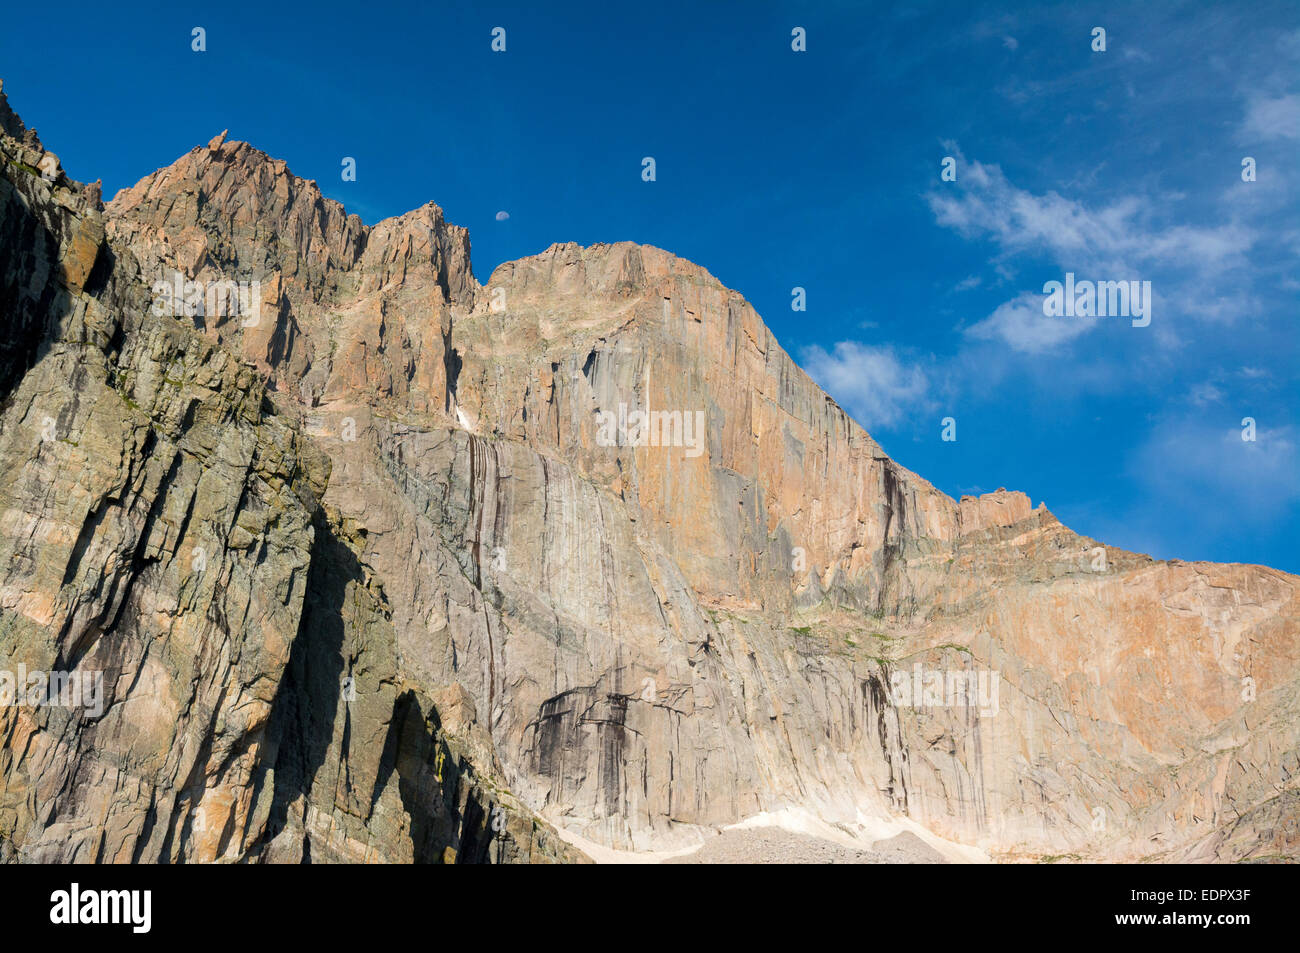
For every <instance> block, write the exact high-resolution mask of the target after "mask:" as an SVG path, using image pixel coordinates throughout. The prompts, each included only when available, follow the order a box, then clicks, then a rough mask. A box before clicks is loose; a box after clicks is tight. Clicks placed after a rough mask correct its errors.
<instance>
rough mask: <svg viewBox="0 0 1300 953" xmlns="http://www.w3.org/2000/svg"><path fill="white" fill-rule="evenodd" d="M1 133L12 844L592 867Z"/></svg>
mask: <svg viewBox="0 0 1300 953" xmlns="http://www.w3.org/2000/svg"><path fill="white" fill-rule="evenodd" d="M0 121H2V122H3V126H4V132H5V133H6V135H5V136H4V137H3V138H0V320H2V321H3V322H4V330H5V333H4V335H3V336H2V339H3V340H4V341H5V342H6V343H5V347H4V350H3V353H0V386H2V387H3V392H2V396H3V403H2V404H0V477H2V480H3V483H2V485H0V562H2V563H3V565H4V566H5V567H6V568H5V571H4V576H3V581H2V582H0V701H4V702H5V704H3V705H0V741H2V747H0V853H3V855H4V856H5V857H8V858H10V859H19V860H24V861H79V862H80V861H105V862H121V861H133V860H134V861H146V862H153V861H179V860H185V861H213V860H257V859H261V860H282V859H285V860H298V859H301V858H302V857H303V856H304V855H307V854H311V855H312V856H313V857H314V859H327V860H408V861H409V860H444V859H459V860H488V859H491V860H521V859H522V860H527V859H535V860H543V859H566V858H567V859H574V858H576V856H577V855H576V853H575V852H573V851H572V850H571V849H570V848H568V847H567V845H565V844H563V842H561V841H558V840H557V839H556V837H555V835H554V832H553V831H550V829H549V828H548V827H547V826H546V825H544V824H543V823H541V822H540V821H539V820H538V819H537V818H536V817H535V816H534V815H532V813H531V812H529V811H527V809H526V808H524V807H523V806H522V805H521V804H520V803H519V802H518V801H516V800H514V799H513V798H512V797H511V796H510V795H509V794H508V792H505V791H504V790H503V785H502V784H501V782H500V781H499V780H494V774H493V770H494V766H493V765H492V764H491V763H490V762H487V763H485V769H484V770H481V771H480V770H477V769H476V766H475V765H474V764H473V763H472V762H471V755H472V754H473V753H490V749H488V748H485V747H484V746H483V745H482V743H481V742H478V741H476V740H475V739H474V738H473V736H472V734H471V733H469V732H468V731H465V732H463V737H462V738H459V739H458V738H452V737H451V736H449V734H448V732H447V730H446V728H445V726H444V724H443V723H441V722H440V721H439V719H438V716H437V712H436V709H435V707H434V700H433V698H432V696H431V695H429V694H427V693H425V692H423V691H422V690H421V689H420V688H418V687H412V686H408V685H405V684H403V683H402V681H401V679H400V678H398V677H396V674H395V671H394V668H393V666H392V664H391V656H392V646H393V638H392V627H391V623H390V622H389V621H388V616H389V610H388V607H387V605H386V602H385V599H384V595H383V591H382V587H381V586H379V585H378V584H377V583H376V582H375V581H374V580H373V579H371V578H370V577H368V576H367V574H366V573H365V571H364V570H363V568H362V567H361V566H360V564H359V563H358V561H357V558H356V555H355V552H354V550H353V548H351V547H353V546H354V545H355V544H354V543H352V542H350V541H349V539H348V538H347V529H346V527H345V525H344V524H343V523H341V522H339V521H338V519H337V516H336V515H332V514H331V513H330V512H329V511H328V508H327V507H324V506H322V503H321V497H322V495H323V494H324V492H325V487H326V485H327V482H328V479H329V470H330V462H329V459H328V457H327V456H326V455H325V454H324V453H322V452H321V451H320V450H319V449H317V448H316V447H315V445H314V444H313V442H312V441H311V440H310V438H308V437H306V436H304V435H303V433H302V432H301V429H300V428H299V427H298V426H297V424H296V422H295V421H293V420H292V419H290V418H286V417H285V416H283V415H281V414H279V413H277V412H276V410H275V408H274V407H273V406H272V404H271V402H270V401H269V400H268V399H267V397H266V391H265V387H264V380H263V378H261V377H260V376H259V374H258V371H257V369H256V367H254V366H252V365H251V364H250V363H249V362H245V361H242V360H241V359H240V358H239V357H238V356H237V355H236V354H235V353H234V352H232V351H231V350H229V349H227V348H225V347H223V346H221V344H220V343H219V342H217V341H214V340H212V339H211V338H210V337H205V336H203V335H201V334H199V333H196V332H195V330H194V329H193V328H192V327H187V322H185V321H182V320H178V319H177V318H175V317H172V316H170V315H163V316H159V315H157V314H155V313H154V308H153V301H152V300H151V297H150V289H149V286H148V285H147V284H146V283H144V282H142V281H141V274H140V269H139V265H138V264H137V262H136V260H135V259H134V257H133V256H132V255H131V253H130V251H129V250H127V249H125V248H123V247H120V246H116V245H114V244H113V243H111V242H109V241H107V240H106V237H105V232H106V228H105V216H104V210H103V208H102V205H101V203H100V202H99V201H98V197H97V195H96V194H95V191H94V190H93V189H90V188H83V187H81V186H79V185H77V184H76V183H72V182H70V181H68V180H67V179H66V178H65V177H64V176H63V175H62V173H61V171H60V170H59V169H58V166H57V162H54V163H50V162H49V161H48V160H46V157H47V156H48V155H50V154H49V153H46V152H45V151H44V150H43V148H42V147H41V145H40V143H39V140H38V139H37V138H36V137H35V135H34V134H32V133H29V132H27V131H26V130H25V129H23V128H22V126H21V123H20V122H19V121H18V120H17V117H16V116H14V115H13V113H12V112H10V111H9V109H8V106H7V103H4V101H3V95H2V93H0ZM15 135H17V136H20V137H21V138H14V136H15ZM47 169H49V170H51V171H50V172H49V173H46V171H45V170H47ZM366 653H368V654H366ZM362 655H365V658H366V665H365V666H358V665H357V659H358V657H360V656H362ZM385 661H388V663H389V664H388V667H387V668H384V667H383V665H384V663H385ZM36 672H60V673H62V672H66V673H71V674H72V675H75V676H77V678H78V681H77V682H75V683H74V684H75V685H76V691H75V692H74V693H73V694H72V695H71V696H69V694H68V690H67V687H66V686H60V687H58V688H55V687H53V686H46V685H44V683H41V691H42V692H43V693H48V694H45V695H44V697H43V698H38V699H37V700H61V701H64V702H69V701H70V703H68V704H35V705H32V704H23V703H22V702H23V701H30V700H32V698H31V696H30V693H29V689H28V684H29V683H28V681H27V677H26V673H36ZM19 673H23V675H24V677H23V679H22V683H21V688H19V686H18V685H16V684H15V681H16V679H17V677H18V675H19ZM6 676H8V679H9V680H8V682H7V683H6V682H5V677H6ZM82 678H84V679H85V680H84V681H81V680H80V679H82ZM345 679H346V681H345ZM32 684H33V685H34V684H35V683H32ZM16 688H17V689H18V690H19V691H22V692H23V693H24V697H22V698H15V689H16ZM6 692H7V696H6ZM15 701H16V702H17V703H15ZM327 752H328V754H329V755H330V757H329V759H328V763H325V759H324V756H325V754H326V753H327ZM426 762H427V765H428V766H429V767H426ZM497 770H499V769H497Z"/></svg>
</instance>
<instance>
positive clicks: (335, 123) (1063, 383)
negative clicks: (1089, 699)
mask: <svg viewBox="0 0 1300 953" xmlns="http://www.w3.org/2000/svg"><path fill="white" fill-rule="evenodd" d="M407 6H408V5H400V4H386V3H381V2H372V3H367V4H353V3H346V4H343V3H329V2H326V3H315V4H311V5H301V7H299V6H297V5H295V4H291V3H280V4H259V5H256V6H254V5H245V4H226V3H222V4H217V3H207V4H189V5H187V4H183V3H177V4H168V5H159V8H158V9H156V10H155V9H152V8H150V7H145V6H139V7H135V8H133V6H132V4H129V3H126V4H121V3H118V4H101V3H95V4H82V3H68V4H64V5H63V6H61V7H60V8H59V11H58V15H57V19H52V17H51V14H50V13H49V11H48V10H47V9H42V8H40V7H39V5H34V4H23V5H21V6H17V7H13V6H11V8H10V9H8V10H6V12H5V14H4V17H3V24H4V27H3V32H0V78H3V79H4V81H5V90H6V92H7V93H8V95H9V98H10V102H11V104H12V105H13V106H14V108H15V109H16V110H17V111H18V112H19V113H20V114H21V115H22V116H23V117H24V119H25V120H26V121H27V122H28V124H29V125H33V126H35V127H36V128H37V130H38V131H39V132H40V134H41V136H42V138H43V140H44V141H45V143H46V145H47V147H48V148H51V149H53V150H54V151H55V152H57V153H58V154H59V156H60V158H61V159H62V161H63V165H64V167H65V168H66V169H67V170H68V171H69V173H70V174H71V175H73V176H74V177H76V178H79V179H83V180H94V179H96V178H102V179H103V180H104V186H105V196H106V197H108V196H111V195H112V194H114V193H115V192H116V191H117V190H118V189H120V188H122V187H124V186H127V185H129V184H131V183H133V182H135V181H137V180H138V179H139V178H141V177H142V176H144V175H146V174H148V173H149V172H151V171H153V170H154V169H156V168H158V167H160V166H163V165H166V164H168V163H170V162H171V161H173V160H174V159H175V158H176V157H178V156H179V155H181V154H183V153H184V152H186V151H188V150H189V149H191V148H192V147H193V146H194V145H196V144H198V143H201V142H207V141H208V140H209V139H210V138H212V136H213V135H215V134H216V133H218V132H220V131H221V130H222V129H226V128H228V129H229V130H230V135H231V137H232V138H237V139H246V140H248V141H250V142H252V143H253V144H254V145H256V146H257V147H259V148H261V149H263V150H265V151H267V152H269V153H270V154H272V155H274V156H277V157H280V158H284V159H286V160H287V161H288V163H289V166H290V168H291V169H292V170H293V171H294V172H295V173H297V174H298V175H301V176H304V177H306V178H313V179H316V180H317V181H319V182H320V184H321V187H322V189H323V190H324V192H325V193H326V194H327V195H329V196H331V197H333V198H336V199H338V200H340V201H342V202H343V203H344V204H345V205H346V206H347V207H348V209H349V210H350V211H353V212H356V213H358V214H360V215H361V216H362V218H363V219H364V220H365V221H366V222H369V223H373V222H375V221H377V220H379V219H380V218H383V217H386V216H389V215H396V214H400V213H402V212H404V211H407V210H409V209H411V208H414V207H416V206H418V205H421V204H423V203H424V202H426V201H429V200H433V201H435V202H437V203H438V204H439V205H441V206H442V207H443V208H444V210H445V211H446V213H447V217H448V218H449V219H450V220H451V221H453V222H456V223H457V224H461V225H465V226H467V227H468V228H469V229H470V237H471V241H472V243H473V253H474V270H475V273H476V274H477V275H478V277H479V278H480V280H486V279H487V277H488V275H489V274H490V273H491V271H492V269H493V268H494V267H495V266H496V265H497V264H499V263H500V262H502V261H506V260H509V259H512V258H517V257H520V256H523V255H529V254H534V253H536V252H539V251H541V250H542V249H544V248H546V247H547V246H548V245H550V244H551V243H553V242H557V241H576V242H579V243H582V244H591V243H593V242H601V241H605V242H612V241H619V240H624V239H630V240H633V241H638V242H644V243H648V244H653V245H658V246H660V247H663V248H667V249H669V250H671V251H673V252H675V253H677V254H679V255H681V256H683V257H685V258H689V259H691V260H693V261H695V262H698V263H699V264H701V265H703V266H705V267H706V268H708V269H709V270H710V271H711V272H712V273H713V274H714V275H716V276H717V277H718V278H719V279H720V280H721V281H722V282H723V283H724V284H726V285H728V286H730V287H732V288H735V289H736V290H738V291H740V292H741V293H742V294H744V295H745V296H746V297H747V298H748V299H749V300H750V301H751V302H752V303H753V304H754V306H755V307H756V308H757V309H758V311H759V313H760V314H762V315H763V317H764V318H765V320H766V321H767V323H768V325H769V326H770V327H771V328H772V330H773V332H774V333H775V334H776V335H777V338H778V339H779V340H780V341H781V343H782V344H783V346H784V347H785V348H786V349H787V350H788V351H789V352H790V353H791V354H792V355H794V357H795V358H796V359H797V360H798V361H800V363H801V364H803V366H804V367H805V368H806V369H808V370H809V372H810V373H811V374H812V375H813V376H814V377H815V378H816V379H817V380H818V381H819V382H821V383H822V384H823V386H825V387H826V388H827V390H828V391H829V392H830V393H831V394H832V395H833V396H835V397H836V398H837V399H838V400H839V401H840V402H841V404H843V405H844V406H845V407H846V408H847V409H848V410H849V411H850V412H851V413H852V414H853V415H854V416H855V417H857V418H858V419H859V420H860V421H861V422H862V423H863V424H864V425H865V426H866V427H867V428H868V429H869V430H870V431H871V433H872V434H873V435H874V436H875V437H876V438H877V439H878V440H879V441H880V442H881V443H882V444H883V446H884V447H885V448H886V450H887V451H889V452H890V454H891V455H892V456H894V457H895V458H896V459H897V460H899V461H900V462H901V463H902V464H904V465H905V466H907V467H909V468H910V469H912V470H915V471H916V472H918V473H920V474H921V475H923V476H925V477H926V478H927V479H929V480H931V481H932V482H934V483H935V484H936V485H937V486H939V487H940V488H941V489H943V490H945V491H947V492H948V493H951V494H953V495H958V494H961V493H965V492H987V491H989V490H993V489H995V488H997V487H999V486H1006V487H1009V488H1013V489H1020V490H1024V491H1025V492H1027V493H1028V494H1029V495H1030V497H1031V498H1032V499H1033V501H1034V503H1035V504H1037V503H1038V502H1040V501H1046V503H1047V505H1048V506H1049V508H1051V509H1052V510H1053V512H1055V513H1056V514H1057V515H1058V516H1059V517H1060V518H1061V519H1062V520H1063V521H1064V522H1066V523H1067V524H1068V525H1070V526H1071V527H1073V528H1074V529H1076V530H1078V531H1079V532H1082V533H1085V534H1087V535H1090V536H1093V537H1096V538H1099V539H1102V540H1104V541H1106V542H1108V543H1112V544H1114V545H1118V546H1122V547H1125V548H1128V549H1133V550H1136V551H1139V552H1146V553H1150V554H1152V555H1154V556H1157V557H1161V558H1183V559H1214V560H1221V561H1233V562H1254V563H1264V564H1267V565H1272V566H1276V567H1279V568H1283V569H1287V570H1290V571H1292V572H1298V571H1300V543H1297V540H1300V422H1298V421H1297V409H1298V408H1300V382H1298V379H1297V378H1298V376H1300V333H1298V332H1297V321H1300V267H1297V263H1298V262H1300V186H1297V176H1300V162H1297V159H1300V5H1298V4H1296V3H1294V2H1275V3H1270V2H1258V3H1240V4H1222V5H1215V4H1207V3H1202V2H1196V3H1146V4H1126V5H1092V4H1079V5H1075V4H1068V5H1066V4H1062V5H1054V4H1044V3H1026V4H1022V5H984V6H982V5H971V6H970V7H969V8H966V5H963V4H951V3H946V2H944V3H933V4H915V5H907V4H900V5H896V6H888V7H887V6H885V5H883V4H882V5H879V6H878V7H867V8H864V7H863V5H861V4H848V3H845V4H834V3H826V4H820V3H814V4H805V3H787V4H765V3H746V4H739V3H700V2H693V3H670V2H659V3H653V4H627V5H624V4H618V5H611V4H598V3H592V4H554V3H553V4H490V3H470V2H451V3H430V4H419V5H418V7H419V9H408V8H406V7H407ZM409 6H416V5H409ZM611 7H617V9H610V8H611ZM195 26H201V27H203V28H204V29H205V30H206V32H207V51H206V52H204V53H195V52H193V51H192V50H191V30H192V28H193V27H195ZM497 26H500V27H503V28H505V30H506V51H505V52H504V53H494V52H492V50H491V49H490V44H491V39H492V36H491V31H492V29H493V28H494V27H497ZM1098 26H1100V27H1103V28H1104V29H1105V30H1106V50H1105V52H1096V51H1094V50H1093V49H1092V43H1093V38H1092V31H1093V28H1094V27H1098ZM794 27H803V28H804V29H805V30H806V33H807V50H806V51H804V52H794V51H793V50H792V49H791V30H792V29H793V28H794ZM343 156H352V157H355V158H356V160H357V181H356V182H346V183H345V182H343V181H341V176H340V163H341V159H342V157H343ZM645 156H653V157H654V158H655V160H656V164H657V180H656V181H654V182H644V181H642V179H641V160H642V158H643V157H645ZM945 156H952V157H953V158H954V159H956V160H957V180H956V181H955V182H943V181H941V180H940V164H941V161H942V159H943V158H944V157H945ZM1246 156H1250V157H1253V158H1254V159H1255V161H1256V181H1254V182H1243V181H1242V176H1241V171H1242V167H1241V163H1242V159H1243V157H1246ZM498 212H506V213H508V215H509V217H508V218H506V219H504V220H498V219H497V213H498ZM1067 271H1068V272H1073V273H1074V274H1075V275H1076V276H1077V277H1078V278H1079V279H1088V280H1094V281H1119V280H1144V281H1151V282H1152V288H1153V294H1154V298H1153V301H1152V308H1151V323H1150V324H1149V325H1148V326H1146V327H1133V326H1132V324H1131V322H1130V321H1129V319H1127V318H1123V317H1105V318H1097V319H1095V320H1086V319H1082V318H1066V317H1057V318H1049V317H1047V316H1045V315H1043V313H1042V300H1043V297H1044V295H1043V285H1044V283H1045V282H1047V281H1050V280H1063V277H1064V274H1065V273H1066V272H1067ZM795 286H799V287H803V288H805V289H806V291H807V305H808V310H807V311H806V312H803V313H798V312H794V311H792V310H791V289H792V288H793V287H795ZM949 416H951V417H953V418H955V420H956V422H957V428H956V436H957V439H956V441H952V442H945V441H943V440H941V430H942V425H941V421H942V419H943V418H945V417H949ZM1245 417H1252V418H1254V420H1255V421H1256V439H1255V440H1254V441H1244V440H1242V430H1243V427H1242V419H1243V418H1245Z"/></svg>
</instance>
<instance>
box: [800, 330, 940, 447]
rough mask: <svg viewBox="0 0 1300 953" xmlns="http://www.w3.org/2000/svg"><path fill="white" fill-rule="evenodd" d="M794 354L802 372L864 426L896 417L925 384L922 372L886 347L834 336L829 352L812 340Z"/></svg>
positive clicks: (920, 393) (913, 401) (888, 422)
mask: <svg viewBox="0 0 1300 953" xmlns="http://www.w3.org/2000/svg"><path fill="white" fill-rule="evenodd" d="M799 358H800V360H799V363H800V364H802V365H803V368H804V370H806V371H807V372H808V375H809V376H810V377H812V379H813V380H815V381H816V382H817V383H818V384H819V385H821V387H822V389H823V390H825V391H826V392H827V393H828V394H830V395H831V396H832V397H834V398H835V399H836V400H838V401H839V402H840V403H841V404H843V405H844V407H845V409H847V410H848V412H849V413H850V414H851V415H852V416H853V417H854V419H855V420H857V421H858V423H860V424H862V426H863V427H866V428H867V429H868V430H870V429H872V428H873V427H880V426H890V425H892V424H894V423H896V422H897V421H898V420H899V419H901V418H902V417H903V416H904V415H905V414H906V413H907V411H908V410H909V409H911V408H912V407H914V406H916V405H918V404H919V403H921V402H922V401H923V399H924V397H925V392H926V388H927V386H928V382H927V381H926V377H925V374H924V372H923V371H922V370H921V369H920V368H919V367H908V366H905V365H904V364H903V363H902V362H901V361H899V359H898V357H897V355H896V354H895V353H894V350H893V348H889V347H872V346H870V345H866V344H860V343H858V342H857V341H840V342H839V343H837V344H836V345H835V347H834V350H833V351H832V352H831V353H827V352H826V350H825V349H823V348H821V347H819V346H813V347H808V348H804V349H803V350H802V351H801V352H800V355H799Z"/></svg>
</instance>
